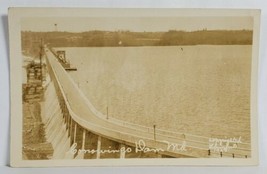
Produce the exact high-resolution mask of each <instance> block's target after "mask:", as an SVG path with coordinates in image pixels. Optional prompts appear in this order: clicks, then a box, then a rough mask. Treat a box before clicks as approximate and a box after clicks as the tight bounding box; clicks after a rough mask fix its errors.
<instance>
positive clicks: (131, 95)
mask: <svg viewBox="0 0 267 174" xmlns="http://www.w3.org/2000/svg"><path fill="white" fill-rule="evenodd" d="M60 49H62V50H66V55H67V58H68V59H69V60H70V62H71V64H72V65H73V66H74V67H77V68H78V71H77V72H71V73H70V74H71V76H72V77H73V79H74V80H75V82H77V83H78V85H79V86H80V89H81V90H82V91H83V92H84V94H85V95H86V96H87V97H88V99H90V101H91V102H92V103H93V104H94V106H95V107H96V108H97V109H98V110H99V111H101V112H103V113H106V110H107V109H106V108H107V106H108V110H109V116H110V117H115V118H118V119H121V120H125V121H129V122H132V123H137V124H142V125H145V126H151V127H153V124H156V125H157V128H161V129H167V130H172V131H177V132H185V133H191V134H196V135H203V136H208V137H211V136H212V137H218V138H226V137H228V138H231V137H239V136H241V137H242V140H243V141H250V104H249V102H250V65H251V51H252V50H251V46H183V47H180V46H170V47H124V48H122V47H121V48H114V47H113V48H111V47H106V48H60Z"/></svg>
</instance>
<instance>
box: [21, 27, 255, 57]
mask: <svg viewBox="0 0 267 174" xmlns="http://www.w3.org/2000/svg"><path fill="white" fill-rule="evenodd" d="M252 35H253V32H252V31H251V30H201V31H193V32H186V31H177V30H170V31H168V32H131V31H97V30H96V31H88V32H81V33H71V32H31V31H22V32H21V36H22V49H23V51H24V53H25V54H31V55H32V54H37V52H38V50H39V46H40V40H41V39H43V42H44V43H46V44H49V45H50V46H52V47H119V46H121V47H123V46H171V45H201V44H202V45H203V44H210V45H250V44H252Z"/></svg>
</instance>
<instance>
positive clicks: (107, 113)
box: [107, 106, 108, 120]
mask: <svg viewBox="0 0 267 174" xmlns="http://www.w3.org/2000/svg"><path fill="white" fill-rule="evenodd" d="M107 120H108V106H107Z"/></svg>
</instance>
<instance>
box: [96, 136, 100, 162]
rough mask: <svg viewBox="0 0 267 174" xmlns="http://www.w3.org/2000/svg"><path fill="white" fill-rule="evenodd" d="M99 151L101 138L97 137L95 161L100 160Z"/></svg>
mask: <svg viewBox="0 0 267 174" xmlns="http://www.w3.org/2000/svg"><path fill="white" fill-rule="evenodd" d="M100 151H101V136H98V138H97V150H96V159H100Z"/></svg>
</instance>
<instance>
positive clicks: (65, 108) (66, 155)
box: [42, 47, 251, 159]
mask: <svg viewBox="0 0 267 174" xmlns="http://www.w3.org/2000/svg"><path fill="white" fill-rule="evenodd" d="M44 57H45V58H46V65H47V72H48V74H49V78H48V79H49V80H48V82H47V84H46V87H45V88H46V89H45V94H44V102H43V104H42V107H43V109H42V120H43V122H44V125H45V130H46V137H47V141H48V142H51V144H52V146H53V149H54V153H53V156H51V159H73V158H75V159H84V158H96V159H99V158H108V157H109V158H142V157H150V158H159V157H162V158H223V157H227V158H249V157H251V150H250V149H251V148H250V144H249V143H244V142H239V143H231V142H230V143H229V144H228V145H229V147H233V148H228V149H227V150H223V149H221V150H214V148H213V146H211V144H213V145H216V146H217V145H220V143H221V144H222V143H225V142H220V141H222V140H216V139H213V140H214V141H213V142H211V139H210V138H208V137H204V136H198V135H192V134H187V133H185V132H172V131H167V130H161V129H157V128H156V127H153V126H151V127H146V126H142V125H138V124H133V123H129V122H125V121H122V120H118V119H115V118H113V117H111V118H109V117H107V115H105V114H103V113H101V112H99V111H98V110H97V109H96V108H95V107H94V106H93V104H92V103H91V102H90V100H89V99H88V98H87V97H86V96H85V95H84V94H83V92H82V91H81V90H80V89H79V87H78V85H77V84H76V83H75V82H74V81H73V79H72V78H71V77H70V75H69V74H68V72H67V71H66V70H65V69H64V68H63V67H62V65H61V63H60V62H59V60H58V58H57V57H56V55H55V54H54V53H53V51H52V50H50V49H49V48H46V47H45V55H44ZM216 141H217V142H216ZM107 144H109V145H107ZM226 144H227V143H226ZM227 147H228V146H227Z"/></svg>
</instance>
